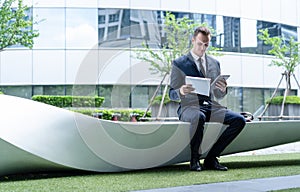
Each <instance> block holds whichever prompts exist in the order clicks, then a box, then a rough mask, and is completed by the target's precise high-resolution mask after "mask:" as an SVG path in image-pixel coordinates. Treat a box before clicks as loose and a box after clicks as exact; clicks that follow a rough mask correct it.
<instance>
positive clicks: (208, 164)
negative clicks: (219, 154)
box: [204, 158, 228, 171]
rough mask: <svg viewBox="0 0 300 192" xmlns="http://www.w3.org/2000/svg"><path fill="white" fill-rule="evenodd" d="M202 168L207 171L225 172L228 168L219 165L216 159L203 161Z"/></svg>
mask: <svg viewBox="0 0 300 192" xmlns="http://www.w3.org/2000/svg"><path fill="white" fill-rule="evenodd" d="M204 168H205V169H208V170H217V171H227V170H228V168H227V167H225V166H223V165H221V164H220V163H219V161H218V159H217V158H211V159H205V160H204Z"/></svg>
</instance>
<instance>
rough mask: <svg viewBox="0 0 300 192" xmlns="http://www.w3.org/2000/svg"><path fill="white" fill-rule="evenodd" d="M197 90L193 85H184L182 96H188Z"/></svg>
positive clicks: (181, 89)
mask: <svg viewBox="0 0 300 192" xmlns="http://www.w3.org/2000/svg"><path fill="white" fill-rule="evenodd" d="M194 90H195V88H194V87H193V86H192V84H186V85H182V86H181V87H180V90H179V91H180V94H181V95H187V94H189V93H191V92H192V91H194Z"/></svg>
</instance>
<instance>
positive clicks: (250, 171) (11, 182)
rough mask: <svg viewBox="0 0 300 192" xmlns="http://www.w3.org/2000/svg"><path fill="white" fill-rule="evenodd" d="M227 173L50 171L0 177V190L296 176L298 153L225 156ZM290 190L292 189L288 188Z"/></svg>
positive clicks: (185, 167)
mask: <svg viewBox="0 0 300 192" xmlns="http://www.w3.org/2000/svg"><path fill="white" fill-rule="evenodd" d="M220 162H221V163H222V164H224V165H226V166H228V167H229V171H227V172H220V171H203V172H200V173H197V172H191V171H189V164H188V163H183V164H177V165H172V166H167V167H161V168H154V169H148V170H139V171H130V172H123V173H91V172H78V171H76V172H59V173H58V172H52V173H49V172H47V173H34V174H20V175H10V176H3V177H0V191H5V192H7V191H31V192H34V191H64V192H67V191H72V192H73V191H132V190H141V189H153V188H164V187H172V186H182V185H195V184H196V185H197V184H204V183H214V182H225V181H234V180H244V179H253V178H265V177H276V176H287V175H298V174H300V153H291V154H276V155H260V156H258V155H257V156H256V155H253V156H226V157H221V159H220ZM291 190H292V189H291Z"/></svg>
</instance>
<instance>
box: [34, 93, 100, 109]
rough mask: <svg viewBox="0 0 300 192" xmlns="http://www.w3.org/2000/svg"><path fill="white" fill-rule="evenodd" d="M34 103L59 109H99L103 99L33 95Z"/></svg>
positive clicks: (95, 97) (96, 97)
mask: <svg viewBox="0 0 300 192" xmlns="http://www.w3.org/2000/svg"><path fill="white" fill-rule="evenodd" d="M31 99H32V100H34V101H38V102H42V103H46V104H49V105H53V106H56V107H60V108H65V107H100V106H101V105H102V103H103V102H104V97H98V96H72V95H66V96H60V95H34V96H32V98H31Z"/></svg>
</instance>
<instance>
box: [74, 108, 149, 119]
mask: <svg viewBox="0 0 300 192" xmlns="http://www.w3.org/2000/svg"><path fill="white" fill-rule="evenodd" d="M69 110H70V111H74V112H77V113H82V114H85V115H89V116H93V115H94V114H96V113H102V119H105V120H112V117H113V115H114V114H119V115H120V119H119V120H120V121H130V116H131V114H135V115H137V120H138V121H140V118H141V117H142V116H143V115H144V113H145V111H144V110H140V109H69ZM146 117H147V118H149V117H151V112H149V111H148V112H147V113H146Z"/></svg>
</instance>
